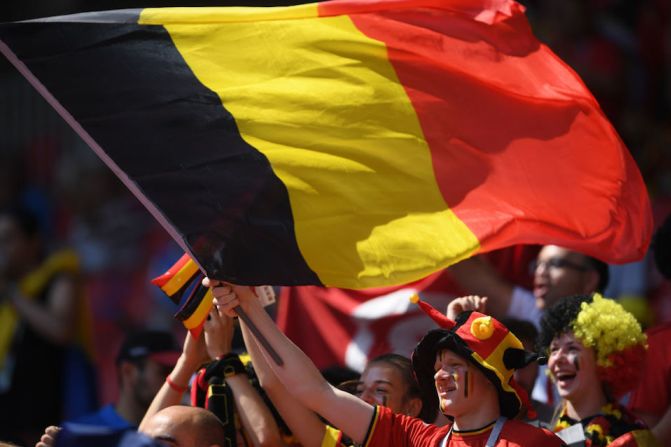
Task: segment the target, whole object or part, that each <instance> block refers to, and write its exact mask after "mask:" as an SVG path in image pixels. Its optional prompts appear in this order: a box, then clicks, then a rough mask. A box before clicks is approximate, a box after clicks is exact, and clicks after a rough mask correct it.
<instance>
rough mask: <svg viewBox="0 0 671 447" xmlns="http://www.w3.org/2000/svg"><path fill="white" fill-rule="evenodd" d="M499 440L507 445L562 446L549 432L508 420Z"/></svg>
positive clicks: (559, 440) (524, 423)
mask: <svg viewBox="0 0 671 447" xmlns="http://www.w3.org/2000/svg"><path fill="white" fill-rule="evenodd" d="M500 439H501V441H507V443H508V445H518V444H519V445H542V446H562V445H564V443H563V442H562V440H561V439H559V438H558V437H557V436H556V435H555V434H554V433H552V432H551V431H549V430H547V429H544V428H539V427H536V426H534V425H530V424H527V423H526V422H522V421H518V420H508V421H507V422H506V424H505V426H504V427H503V431H502V433H501V438H500ZM502 445H506V444H505V443H504V444H502Z"/></svg>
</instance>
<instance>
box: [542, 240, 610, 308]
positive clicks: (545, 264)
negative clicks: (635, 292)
mask: <svg viewBox="0 0 671 447" xmlns="http://www.w3.org/2000/svg"><path fill="white" fill-rule="evenodd" d="M552 260H554V261H560V262H561V261H563V262H564V263H565V265H564V266H551V265H552ZM598 281H599V276H598V274H597V273H596V272H595V271H594V270H593V269H591V268H590V267H589V264H588V260H587V258H586V257H585V256H584V255H582V254H580V253H577V252H574V251H570V250H567V249H565V248H561V247H557V246H556V245H546V246H544V247H543V248H542V249H541V251H540V252H539V253H538V257H537V267H536V270H535V271H534V289H533V293H534V296H535V297H536V305H537V306H538V308H539V309H546V308H549V307H551V306H552V305H553V304H554V303H556V302H557V300H559V299H560V298H563V297H566V296H571V295H581V294H589V293H592V292H594V291H595V290H596V287H597V285H598Z"/></svg>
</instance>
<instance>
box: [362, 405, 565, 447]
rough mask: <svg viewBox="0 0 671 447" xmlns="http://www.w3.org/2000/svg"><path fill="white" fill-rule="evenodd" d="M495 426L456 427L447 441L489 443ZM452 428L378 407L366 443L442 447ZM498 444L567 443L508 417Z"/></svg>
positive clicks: (459, 445)
mask: <svg viewBox="0 0 671 447" xmlns="http://www.w3.org/2000/svg"><path fill="white" fill-rule="evenodd" d="M493 428H494V425H493V424H492V425H491V426H489V427H487V428H485V429H483V430H479V431H476V432H467V433H464V432H456V431H453V432H452V435H451V437H450V441H449V442H448V444H447V445H448V446H450V447H485V446H486V444H487V439H488V438H489V435H490V433H491V431H492V429H493ZM449 431H450V427H449V426H445V427H436V426H435V425H430V424H427V423H425V422H423V421H422V420H420V419H416V418H412V417H409V416H404V415H401V414H394V413H392V411H391V410H389V408H386V407H376V411H375V414H374V416H373V421H372V423H371V427H370V429H369V432H368V436H367V437H366V442H365V443H364V446H365V447H438V446H440V442H441V441H442V440H443V438H444V437H445V436H446V435H447V433H448V432H449ZM496 445H497V446H508V447H515V446H543V447H553V446H561V445H564V444H563V442H562V441H561V439H559V438H558V437H556V436H555V435H554V434H552V433H551V432H549V431H548V430H545V429H542V428H538V427H534V426H532V425H529V424H526V423H524V422H521V421H515V420H508V421H506V423H505V425H504V426H503V430H501V434H500V435H499V439H498V441H497V442H496Z"/></svg>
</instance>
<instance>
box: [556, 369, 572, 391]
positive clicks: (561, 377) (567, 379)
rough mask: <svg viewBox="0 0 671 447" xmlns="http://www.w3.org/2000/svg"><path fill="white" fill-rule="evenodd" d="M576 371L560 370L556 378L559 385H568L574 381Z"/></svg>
mask: <svg viewBox="0 0 671 447" xmlns="http://www.w3.org/2000/svg"><path fill="white" fill-rule="evenodd" d="M575 376H576V374H575V373H571V372H559V373H557V374H555V379H556V381H557V385H559V386H562V387H566V386H568V385H570V384H571V383H573V380H575Z"/></svg>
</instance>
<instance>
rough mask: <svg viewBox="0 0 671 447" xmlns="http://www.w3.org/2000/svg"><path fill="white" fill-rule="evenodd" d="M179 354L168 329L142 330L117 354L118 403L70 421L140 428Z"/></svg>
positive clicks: (83, 423) (115, 427)
mask: <svg viewBox="0 0 671 447" xmlns="http://www.w3.org/2000/svg"><path fill="white" fill-rule="evenodd" d="M180 353H181V349H180V348H179V345H178V344H177V341H176V340H175V338H174V337H173V336H172V334H170V333H168V332H161V331H141V332H137V333H135V334H132V335H130V336H129V337H128V338H127V339H126V340H125V341H124V343H123V345H122V346H121V349H120V351H119V354H118V356H117V361H116V365H117V374H118V380H119V398H118V399H117V401H116V404H114V405H113V404H108V405H105V406H104V407H102V408H101V409H100V410H99V411H97V412H95V413H92V414H89V415H85V416H82V417H80V418H77V419H74V420H72V421H70V422H73V423H77V424H80V425H92V426H96V427H107V428H111V429H115V430H118V429H137V427H138V426H139V425H140V421H141V420H142V418H143V416H144V415H145V413H146V412H147V409H148V408H149V405H150V404H151V401H152V400H153V399H154V396H155V395H156V393H158V390H159V389H160V388H161V386H162V385H163V382H165V378H166V376H167V375H168V374H169V373H170V371H172V368H173V367H174V366H175V363H177V359H178V358H179V355H180Z"/></svg>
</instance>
